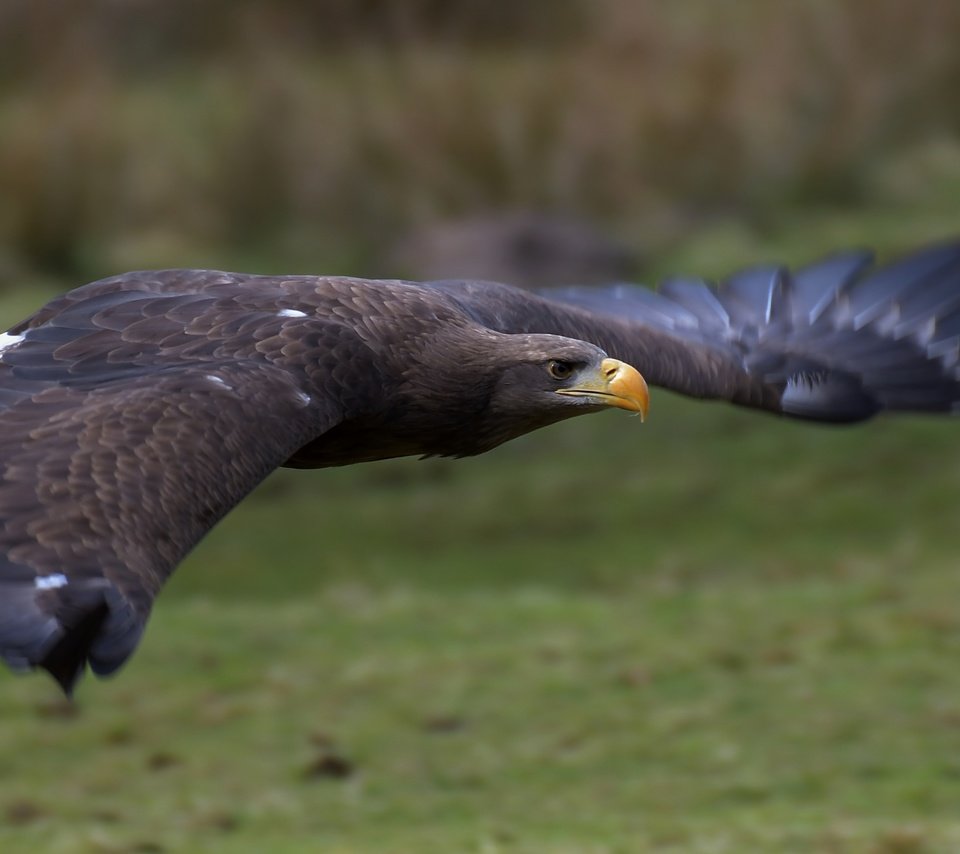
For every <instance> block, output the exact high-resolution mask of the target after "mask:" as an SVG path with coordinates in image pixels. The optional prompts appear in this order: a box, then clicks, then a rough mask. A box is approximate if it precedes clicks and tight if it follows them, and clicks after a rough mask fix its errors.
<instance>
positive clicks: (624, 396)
mask: <svg viewBox="0 0 960 854" xmlns="http://www.w3.org/2000/svg"><path fill="white" fill-rule="evenodd" d="M557 394H568V395H572V396H575V397H589V398H592V399H593V401H594V402H595V403H599V404H602V405H604V406H616V407H618V408H619V409H627V410H629V411H630V412H637V413H639V415H640V420H641V421H643V420H644V419H645V418H646V417H647V409H649V407H650V390H649V389H648V388H647V383H646V380H644V378H643V377H642V376H641V375H640V371H638V370H637V369H636V368H635V367H633V366H632V365H628V364H627V363H626V362H621V361H620V360H619V359H609V358H608V359H604V360H603V361H602V362H601V363H600V370H599V372H596V373H593V374H589V373H587V372H584V374H583V375H582V376H581V377H578V379H577V385H576V386H575V387H574V388H561V389H558V390H557Z"/></svg>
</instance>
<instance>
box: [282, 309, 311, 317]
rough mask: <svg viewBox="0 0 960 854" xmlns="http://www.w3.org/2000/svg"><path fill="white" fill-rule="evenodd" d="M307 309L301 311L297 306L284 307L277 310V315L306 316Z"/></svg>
mask: <svg viewBox="0 0 960 854" xmlns="http://www.w3.org/2000/svg"><path fill="white" fill-rule="evenodd" d="M306 316H307V313H306V312H305V311H299V310H298V309H295V308H282V309H280V311H278V312H277V317H306Z"/></svg>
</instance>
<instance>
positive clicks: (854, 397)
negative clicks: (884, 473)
mask: <svg viewBox="0 0 960 854" xmlns="http://www.w3.org/2000/svg"><path fill="white" fill-rule="evenodd" d="M433 287H437V288H439V289H442V290H444V291H446V292H448V293H450V294H451V295H452V296H453V297H454V298H455V299H457V300H458V301H459V302H460V303H461V304H462V305H463V306H464V307H465V308H466V310H468V311H469V312H470V313H471V314H472V315H473V316H474V317H475V318H476V319H477V320H478V321H480V322H482V323H485V324H487V325H489V326H491V327H492V328H495V329H499V330H500V331H503V332H527V331H530V332H547V333H556V334H561V335H569V336H572V337H579V338H583V339H586V340H588V341H592V342H594V343H596V344H597V345H599V346H600V347H603V348H604V349H605V350H606V351H607V352H608V353H609V354H610V355H612V356H615V357H617V358H620V359H623V360H625V361H628V362H630V363H632V364H634V365H635V366H636V367H637V368H639V369H640V371H641V372H642V373H643V374H644V375H645V377H646V378H647V380H648V382H650V383H652V384H655V385H659V386H662V387H665V388H669V389H673V390H674V391H678V392H681V393H683V394H687V395H690V396H693V397H703V398H718V399H725V400H730V401H732V402H734V403H738V404H742V405H745V406H752V407H756V408H762V409H767V410H771V411H775V412H780V413H783V414H785V415H790V416H794V417H798V418H809V419H814V420H820V421H859V420H863V419H866V418H869V417H871V416H872V415H874V414H876V413H877V412H880V411H885V410H889V411H908V412H953V411H955V410H956V409H957V408H958V404H960V381H958V364H960V243H951V244H947V245H942V246H935V247H931V248H928V249H925V250H922V251H920V252H917V253H915V254H913V255H910V256H908V257H906V258H903V259H902V260H899V261H897V262H894V263H892V264H889V265H887V266H884V267H879V268H874V267H873V266H872V256H871V255H870V254H869V253H865V252H847V253H843V254H838V255H835V256H832V257H829V258H827V259H825V260H823V261H820V262H819V263H816V264H813V265H811V266H808V267H804V268H803V269H801V270H799V271H797V272H795V273H790V272H788V271H787V270H785V269H783V268H781V267H757V268H753V269H749V270H745V271H742V272H740V273H737V274H735V275H733V276H731V277H730V278H729V279H727V280H726V281H724V282H723V283H721V284H720V285H719V286H711V285H709V284H708V283H707V282H705V281H703V280H700V279H679V278H678V279H673V280H670V281H667V282H665V283H664V284H663V285H662V286H661V288H660V289H659V290H658V291H653V290H650V289H648V288H644V287H641V286H638V285H611V286H601V287H596V288H594V287H572V288H556V289H548V290H544V291H541V292H540V293H539V296H537V295H532V294H525V293H524V292H522V291H518V290H516V289H513V288H508V287H505V286H497V285H482V284H478V283H469V282H438V283H434V285H433Z"/></svg>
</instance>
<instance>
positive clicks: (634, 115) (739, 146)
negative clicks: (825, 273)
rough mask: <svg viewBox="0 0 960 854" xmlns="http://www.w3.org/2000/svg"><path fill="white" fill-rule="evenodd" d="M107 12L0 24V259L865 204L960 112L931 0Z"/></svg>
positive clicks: (81, 262) (54, 264)
mask: <svg viewBox="0 0 960 854" xmlns="http://www.w3.org/2000/svg"><path fill="white" fill-rule="evenodd" d="M123 5H124V4H109V6H107V5H104V9H108V8H109V9H113V10H114V12H113V13H112V14H111V15H107V14H106V12H104V14H103V15H101V16H100V17H90V16H89V15H87V16H86V17H82V16H81V12H80V7H79V6H76V5H75V4H72V3H69V2H63V3H61V4H60V7H59V8H60V11H61V14H59V15H58V16H56V18H55V19H54V20H55V21H56V25H55V26H54V25H52V24H51V23H50V22H51V16H50V14H49V7H47V13H46V14H44V13H43V11H42V10H43V9H44V6H43V4H39V5H38V4H17V3H14V4H11V5H10V6H7V7H6V8H5V11H4V12H3V13H2V14H4V15H6V18H5V19H4V20H0V33H5V35H0V48H3V49H4V51H0V52H3V55H4V56H5V57H6V59H5V60H4V67H5V68H6V69H7V70H8V71H9V72H10V73H9V74H8V75H7V84H8V85H6V86H5V87H3V89H2V90H0V91H2V93H3V94H2V95H0V98H2V100H0V245H3V246H6V247H7V248H6V250H5V252H0V256H2V255H3V254H6V256H7V257H6V258H5V259H4V258H2V257H0V262H3V261H6V264H7V266H8V268H11V269H23V268H27V269H39V270H47V271H52V272H54V273H57V274H68V273H69V274H71V275H75V274H87V273H89V274H93V273H96V272H99V271H100V270H102V269H107V268H112V267H116V266H130V265H131V264H133V263H139V264H140V265H145V264H151V263H171V262H174V261H181V262H186V261H193V260H195V259H200V258H203V259H206V256H207V255H208V254H211V253H209V251H208V250H207V247H208V246H211V245H215V246H226V247H231V246H232V247H234V251H236V249H237V248H238V247H240V248H246V249H251V248H252V247H255V246H256V245H257V244H258V243H259V244H269V245H277V243H276V241H281V243H282V245H283V247H284V251H288V252H289V253H290V257H291V258H292V259H294V260H295V261H296V260H304V261H309V260H310V259H319V258H333V259H337V258H340V259H343V260H344V262H345V263H348V262H352V261H354V260H355V258H356V256H357V255H358V254H359V255H362V256H364V257H369V256H370V254H371V253H373V252H374V251H375V250H377V249H379V248H381V247H382V246H383V244H384V242H385V240H384V237H383V235H394V234H396V233H397V231H399V230H401V229H404V228H406V227H408V226H409V225H410V224H411V223H415V222H420V221H423V220H426V219H431V218H435V217H443V216H447V215H451V214H458V213H463V212H466V211H476V210H496V209H518V208H533V209H540V210H547V211H554V212H563V213H571V212H573V213H577V214H581V215H589V216H592V217H596V218H599V219H602V220H606V221H609V222H619V223H624V222H629V223H638V222H641V223H653V225H654V226H655V225H656V222H657V221H658V220H660V219H664V218H666V219H668V220H669V221H670V222H680V223H681V225H680V228H681V229H682V228H686V227H689V224H690V223H696V222H697V221H698V220H699V219H700V218H702V217H704V216H711V215H714V214H716V213H717V212H729V211H735V212H737V213H738V214H741V215H743V216H745V217H747V218H750V219H752V220H754V221H763V220H764V219H766V218H767V217H768V216H770V215H771V214H772V213H775V212H776V211H778V210H779V209H781V208H782V207H783V206H784V205H789V204H798V203H807V202H816V203H824V202H828V203H838V202H839V203H846V202H851V201H858V200H861V199H863V198H864V196H865V194H868V193H869V190H870V175H871V170H872V169H873V167H874V166H875V164H876V163H877V162H878V161H880V160H882V159H883V158H885V157H888V156H892V155H894V154H896V153H897V152H899V151H901V150H902V149H904V148H905V147H909V146H913V145H915V144H918V142H921V141H923V140H925V139H928V138H930V137H942V136H944V135H952V134H953V133H954V132H955V131H956V130H957V128H958V124H960V123H958V119H960V116H958V111H957V106H956V103H955V102H956V97H955V92H956V91H957V87H958V84H960V54H958V52H957V51H956V49H955V46H956V44H957V43H958V42H960V6H958V5H957V4H956V3H953V2H951V0H926V2H921V3H917V4H905V3H902V2H900V0H848V2H824V0H821V1H820V2H810V3H778V4H768V3H765V2H759V0H754V2H746V3H739V4H736V5H733V4H716V3H710V2H706V0H688V2H684V3H678V4H672V5H668V4H665V3H657V2H653V0H650V2H627V0H598V2H596V3H586V2H583V3H576V2H574V0H569V2H568V3H566V4H564V6H563V10H562V11H563V14H560V15H554V16H551V15H549V14H547V13H542V14H540V15H539V17H537V16H536V15H533V16H531V15H527V16H524V15H520V14H519V13H515V14H514V15H513V17H509V16H508V17H501V18H497V15H496V14H494V12H491V11H489V10H490V9H491V8H493V9H498V8H500V7H499V6H498V5H497V4H494V5H493V6H492V7H491V6H490V4H476V3H468V2H463V3H459V4H439V5H438V4H431V3H428V2H419V3H414V4H410V3H407V4H403V3H399V2H394V3H388V2H384V3H380V4H377V3H368V4H355V5H354V6H353V7H349V6H347V5H344V4H343V3H334V2H328V3H326V4H320V5H318V4H305V3H304V4H296V3H288V4H283V5H281V6H275V5H266V4H254V3H246V4H243V5H242V7H241V8H239V9H235V14H232V15H226V14H225V13H224V10H222V9H221V13H224V14H222V15H221V19H222V21H223V22H225V23H229V24H230V26H223V27H221V28H219V29H218V28H217V27H216V26H215V24H216V19H217V15H216V12H217V9H218V8H219V7H218V6H217V5H216V4H210V5H209V6H207V10H208V14H207V16H206V17H205V18H204V20H203V21H198V20H193V19H191V17H190V16H191V12H190V9H191V8H192V6H191V4H187V3H185V2H183V3H176V2H171V3H164V4H156V3H145V4H140V5H139V7H138V8H139V10H140V16H139V17H135V16H132V15H130V14H126V15H121V14H119V13H117V12H116V10H117V9H119V8H121V7H122V6H123ZM515 5H517V6H518V7H521V6H523V4H515ZM533 6H535V7H539V8H541V9H542V6H543V4H533ZM348 8H353V9H355V10H357V9H359V10H361V11H357V12H356V13H355V15H354V16H353V17H351V15H350V13H348V12H347V11H346V10H347V9H348ZM481 8H482V9H486V10H487V11H486V12H481V11H478V10H480V9H481ZM506 8H507V7H506V5H504V6H503V7H502V9H501V12H503V10H505V9H506ZM531 8H533V7H531ZM451 9H452V10H453V12H451V11H449V10H451ZM271 10H273V11H271ZM438 10H447V11H438ZM455 13H458V14H455ZM471 16H472V17H471ZM477 16H479V17H477ZM484 16H485V17H484ZM81 19H82V20H83V22H84V26H78V22H80V21H81ZM537 21H541V22H543V23H542V25H538V24H537ZM151 25H154V30H152V31H151V29H150V27H151ZM538 26H539V28H538ZM184 33H189V34H190V37H189V38H186V37H185V36H184V37H182V38H181V39H180V40H179V41H178V40H177V37H178V35H180V36H183V34H184ZM41 43H42V47H43V50H40V51H35V52H34V53H33V56H34V58H35V61H33V62H31V63H30V64H29V66H28V65H27V64H25V63H23V62H20V63H18V61H17V57H18V56H20V58H21V59H23V54H25V52H26V51H27V50H28V49H32V48H36V47H37V46H38V45H40V44H41ZM131 45H133V46H132V47H131ZM175 48H176V49H175ZM18 51H19V52H18ZM37 57H39V60H37V59H36V58H37ZM667 230H668V231H669V230H670V229H669V228H668V229H667ZM343 247H348V248H347V249H344V248H343ZM338 253H339V255H338ZM213 254H214V255H215V254H216V253H213Z"/></svg>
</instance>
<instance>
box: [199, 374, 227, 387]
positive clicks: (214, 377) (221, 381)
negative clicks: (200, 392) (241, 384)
mask: <svg viewBox="0 0 960 854" xmlns="http://www.w3.org/2000/svg"><path fill="white" fill-rule="evenodd" d="M204 376H205V377H206V378H207V379H208V380H210V382H212V383H216V384H217V385H218V386H222V387H223V388H225V389H226V390H227V391H233V386H232V385H230V383H228V382H227V381H226V380H224V379H221V378H220V377H218V376H217V375H216V374H205V375H204Z"/></svg>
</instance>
